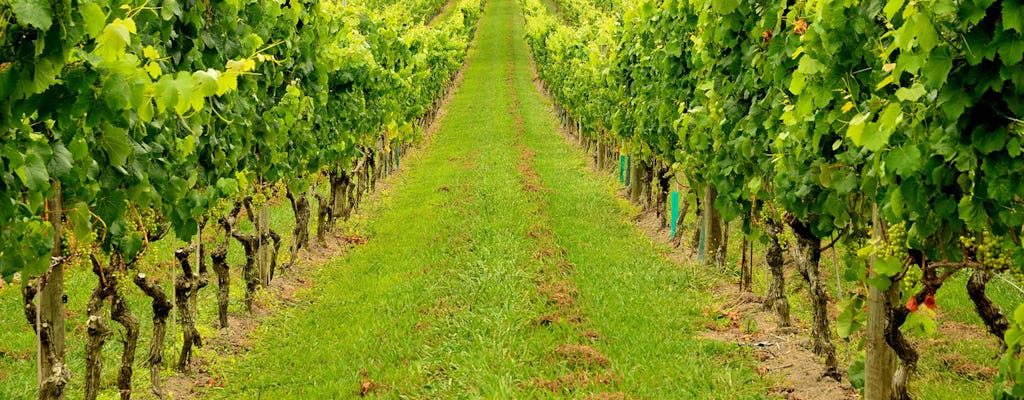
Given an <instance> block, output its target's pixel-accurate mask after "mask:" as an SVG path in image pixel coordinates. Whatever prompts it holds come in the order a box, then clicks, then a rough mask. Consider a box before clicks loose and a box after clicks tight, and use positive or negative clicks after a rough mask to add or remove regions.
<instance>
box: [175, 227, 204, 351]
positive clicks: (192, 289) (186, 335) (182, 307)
mask: <svg viewBox="0 0 1024 400" xmlns="http://www.w3.org/2000/svg"><path fill="white" fill-rule="evenodd" d="M196 250H197V249H196V247H195V246H194V245H193V246H188V247H184V248H179V249H177V250H175V251H174V257H175V258H177V259H178V265H180V266H181V275H177V276H175V277H174V296H175V298H174V300H175V303H176V304H175V305H176V306H177V307H178V322H179V325H181V333H182V337H183V342H182V344H181V354H180V355H179V356H178V364H177V367H176V368H177V369H178V370H179V371H187V370H188V368H189V364H190V363H191V362H192V348H193V347H203V339H202V337H201V336H200V335H199V331H198V330H197V329H196V321H195V315H196V300H195V297H196V292H197V291H198V290H199V288H200V286H201V284H202V283H203V282H201V279H200V274H198V273H196V272H195V271H193V270H192V263H191V261H190V260H189V257H190V256H191V255H192V253H193V252H194V251H196ZM202 252H203V251H202V246H200V248H199V253H200V254H202ZM202 286H205V285H204V284H203V285H202Z"/></svg>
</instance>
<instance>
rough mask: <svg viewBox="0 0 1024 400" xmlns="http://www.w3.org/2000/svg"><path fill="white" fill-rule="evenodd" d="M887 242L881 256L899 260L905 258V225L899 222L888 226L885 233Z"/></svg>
mask: <svg viewBox="0 0 1024 400" xmlns="http://www.w3.org/2000/svg"><path fill="white" fill-rule="evenodd" d="M886 234H887V235H888V238H889V240H888V242H887V243H886V244H885V247H883V248H882V254H885V255H887V256H893V257H896V258H898V259H900V260H905V259H906V258H907V224H906V222H899V223H896V224H892V225H889V229H888V230H887V231H886Z"/></svg>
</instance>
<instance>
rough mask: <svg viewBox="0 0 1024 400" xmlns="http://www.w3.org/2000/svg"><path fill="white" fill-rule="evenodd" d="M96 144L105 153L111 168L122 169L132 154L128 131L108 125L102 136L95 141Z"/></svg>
mask: <svg viewBox="0 0 1024 400" xmlns="http://www.w3.org/2000/svg"><path fill="white" fill-rule="evenodd" d="M96 144H97V145H98V146H99V147H100V148H101V149H103V150H104V151H105V152H106V153H107V157H108V159H109V160H110V166H112V167H123V166H124V164H125V163H127V162H128V156H129V155H131V153H132V147H131V145H130V144H129V143H128V131H126V130H124V129H123V128H119V127H115V126H110V125H108V126H107V127H106V129H104V130H103V135H101V136H100V137H99V138H97V139H96Z"/></svg>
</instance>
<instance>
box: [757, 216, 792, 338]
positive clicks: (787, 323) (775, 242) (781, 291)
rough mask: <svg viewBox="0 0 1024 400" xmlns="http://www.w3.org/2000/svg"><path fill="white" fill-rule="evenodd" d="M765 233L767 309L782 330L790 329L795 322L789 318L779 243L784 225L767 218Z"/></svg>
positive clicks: (780, 245)
mask: <svg viewBox="0 0 1024 400" xmlns="http://www.w3.org/2000/svg"><path fill="white" fill-rule="evenodd" d="M764 228H765V232H766V233H768V250H767V251H766V253H765V261H766V263H767V264H768V272H769V275H768V276H769V279H768V294H767V295H766V296H765V299H764V306H765V308H767V309H769V310H772V311H775V316H776V318H778V320H779V327H780V328H790V327H792V326H793V322H792V321H791V320H790V317H789V299H788V298H786V274H785V271H784V270H783V268H782V267H783V265H784V260H783V256H782V253H783V251H782V243H781V242H779V234H781V233H782V225H781V224H779V222H778V221H776V220H774V219H772V218H767V219H765V221H764Z"/></svg>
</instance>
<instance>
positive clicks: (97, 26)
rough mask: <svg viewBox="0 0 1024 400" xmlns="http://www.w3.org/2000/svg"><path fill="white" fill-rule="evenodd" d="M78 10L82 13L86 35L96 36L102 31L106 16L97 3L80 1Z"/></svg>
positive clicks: (105, 23)
mask: <svg viewBox="0 0 1024 400" xmlns="http://www.w3.org/2000/svg"><path fill="white" fill-rule="evenodd" d="M78 12H79V13H80V14H82V22H83V24H84V25H85V34H86V35H88V36H89V37H97V36H99V35H100V33H102V32H103V27H104V26H106V25H107V16H106V15H105V14H103V9H102V8H100V6H99V5H97V4H96V3H93V2H89V3H82V4H81V6H79V8H78Z"/></svg>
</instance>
